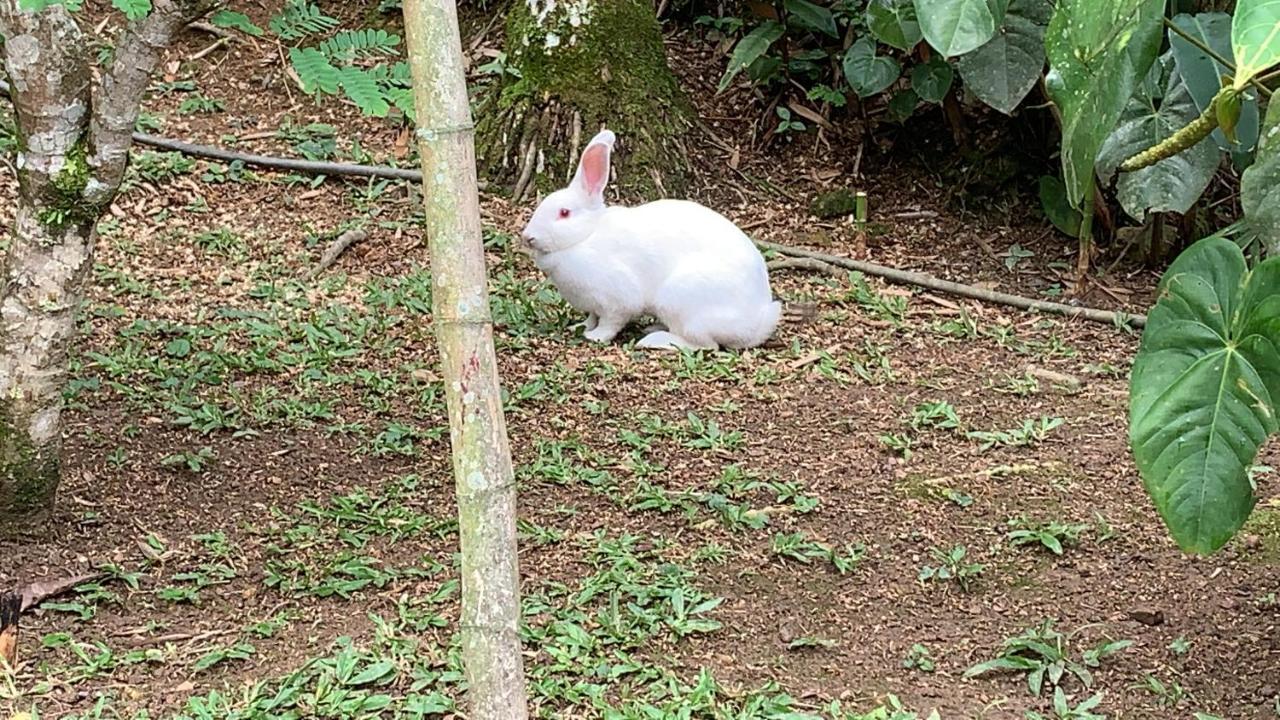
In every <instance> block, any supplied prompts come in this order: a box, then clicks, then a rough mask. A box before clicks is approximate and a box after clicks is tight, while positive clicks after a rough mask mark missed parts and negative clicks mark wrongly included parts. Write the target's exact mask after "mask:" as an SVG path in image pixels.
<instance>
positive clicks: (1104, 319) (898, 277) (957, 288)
mask: <svg viewBox="0 0 1280 720" xmlns="http://www.w3.org/2000/svg"><path fill="white" fill-rule="evenodd" d="M755 243H756V244H757V245H759V246H760V247H762V248H764V249H766V250H772V251H774V252H777V253H782V254H783V255H791V256H793V257H802V258H810V259H813V260H820V261H822V262H824V263H827V264H829V265H835V266H837V267H842V268H845V269H846V270H857V271H858V272H861V273H865V274H867V275H875V276H877V277H882V278H884V279H886V280H889V281H891V282H896V283H904V284H908V285H918V286H920V287H925V288H929V289H930V290H937V291H939V292H945V293H951V294H952V295H960V296H962V297H968V298H973V299H975V300H983V301H985V302H992V303H998V304H1001V305H1009V306H1012V307H1016V308H1021V309H1023V310H1039V311H1041V312H1049V313H1055V314H1058V315H1066V316H1067V317H1072V318H1076V317H1078V318H1084V319H1085V320H1092V321H1094V322H1099V323H1106V324H1108V325H1112V324H1117V323H1120V322H1124V323H1127V324H1129V325H1132V326H1133V327H1139V328H1140V327H1143V326H1145V325H1146V324H1147V316H1146V315H1129V314H1128V313H1118V312H1112V311H1110V310H1097V309H1094V308H1086V307H1076V306H1074V305H1064V304H1063V303H1056V302H1048V301H1045V300H1032V299H1031V298H1025V297H1021V296H1018V295H1010V294H1008V293H1002V292H996V291H994V290H984V289H983V288H979V287H974V286H972V285H963V284H961V283H957V282H951V281H950V280H942V279H939V278H936V277H933V276H932V275H925V274H924V273H918V272H911V271H909V270H898V269H896V268H891V267H885V266H884V265H876V264H875V263H869V262H863V261H861V260H853V259H850V258H844V257H838V256H836V255H828V254H826V253H820V252H815V251H813V250H805V249H802V248H795V247H790V246H788V245H779V244H777V243H771V242H766V241H764V240H756V241H755Z"/></svg>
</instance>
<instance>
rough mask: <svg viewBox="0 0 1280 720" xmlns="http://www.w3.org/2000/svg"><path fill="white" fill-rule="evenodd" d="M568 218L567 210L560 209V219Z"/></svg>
mask: <svg viewBox="0 0 1280 720" xmlns="http://www.w3.org/2000/svg"><path fill="white" fill-rule="evenodd" d="M567 217H569V208H560V219H561V220H563V219H564V218H567Z"/></svg>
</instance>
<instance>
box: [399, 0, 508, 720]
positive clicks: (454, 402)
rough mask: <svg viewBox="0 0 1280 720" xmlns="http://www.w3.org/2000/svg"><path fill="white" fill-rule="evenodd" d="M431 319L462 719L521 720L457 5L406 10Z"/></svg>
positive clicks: (502, 445)
mask: <svg viewBox="0 0 1280 720" xmlns="http://www.w3.org/2000/svg"><path fill="white" fill-rule="evenodd" d="M403 7H404V20H405V40H406V44H407V49H408V55H409V67H410V70H411V71H412V74H413V87H414V108H415V110H416V112H417V123H418V131H417V135H418V149H419V153H420V155H421V161H422V174H423V205H424V213H425V215H426V231H427V237H428V243H429V251H430V253H431V275H432V314H433V317H434V320H435V328H436V337H437V339H438V342H439V346H440V362H441V366H442V375H443V377H444V380H445V395H446V399H447V401H448V408H449V439H450V441H451V443H452V448H453V474H454V480H455V482H456V485H457V499H458V535H459V542H460V544H461V550H462V618H461V631H462V662H463V667H464V670H465V672H466V679H467V705H468V712H467V717H468V718H470V720H523V719H524V718H526V717H528V708H527V700H526V697H525V682H524V669H523V660H522V656H521V644H520V635H519V625H518V623H519V619H520V592H519V589H520V585H519V582H520V574H519V568H518V562H517V557H516V491H515V480H514V474H513V472H512V467H511V450H510V447H509V445H508V441H507V429H506V423H505V421H504V419H503V416H502V399H501V395H500V387H499V382H498V366H497V358H496V357H495V355H494V349H493V320H492V318H491V316H490V311H489V295H488V288H487V275H486V269H485V257H484V246H483V243H482V240H481V237H480V200H479V190H478V187H477V184H476V164H475V146H474V138H473V136H474V131H473V125H472V122H471V110H470V105H469V103H468V98H467V86H466V78H465V75H464V74H463V66H462V58H463V56H462V41H461V39H460V36H459V33H458V11H457V6H456V3H455V0H404V6H403Z"/></svg>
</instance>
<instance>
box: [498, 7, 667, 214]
mask: <svg viewBox="0 0 1280 720" xmlns="http://www.w3.org/2000/svg"><path fill="white" fill-rule="evenodd" d="M506 53H507V60H506V67H507V71H506V72H504V73H503V74H502V76H501V77H500V78H499V79H498V80H496V81H495V82H494V83H493V84H491V85H490V87H489V88H488V89H487V90H486V91H485V94H484V95H482V97H481V100H480V103H479V105H478V108H477V116H478V120H479V123H478V127H477V153H478V155H479V159H480V167H481V169H482V170H483V172H484V173H485V175H486V177H487V179H488V180H489V181H490V182H491V183H492V184H496V185H498V186H500V187H505V188H507V189H510V190H512V191H513V192H514V193H515V194H516V195H524V194H527V191H528V190H529V189H531V188H535V187H536V188H537V189H539V190H542V191H548V190H553V189H556V188H559V187H563V186H564V185H565V184H566V182H567V180H568V179H569V177H570V176H571V175H572V172H573V169H574V167H575V166H576V164H577V158H576V157H575V153H576V152H577V151H578V150H580V149H581V145H582V143H584V142H586V140H587V139H589V138H590V137H591V135H593V134H594V133H595V132H596V131H598V130H599V129H600V128H601V127H608V128H610V129H611V130H613V131H614V132H616V133H617V134H618V138H619V141H618V149H617V153H616V155H615V157H614V166H615V167H616V168H617V174H618V177H617V186H618V187H619V188H620V189H621V190H623V191H624V192H626V193H628V194H638V195H641V196H648V197H652V196H655V195H678V194H680V193H681V192H682V191H683V190H684V188H685V186H686V183H687V172H688V165H687V160H686V158H687V152H686V150H685V148H684V146H683V138H684V136H685V134H686V132H687V131H688V129H689V127H690V125H691V123H690V120H691V118H692V110H691V108H690V106H689V103H688V101H687V100H686V98H685V97H684V94H683V93H682V91H681V89H680V87H679V85H678V84H677V82H676V78H675V76H674V75H673V74H672V72H671V69H670V67H669V66H668V65H667V59H666V53H665V49H664V46H663V41H662V32H661V26H660V25H659V23H658V20H657V18H656V16H655V15H654V11H653V5H652V3H649V2H645V1H643V0H608V1H606V0H513V2H512V5H511V9H510V13H509V16H508V19H507V25H506Z"/></svg>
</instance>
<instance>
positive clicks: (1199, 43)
mask: <svg viewBox="0 0 1280 720" xmlns="http://www.w3.org/2000/svg"><path fill="white" fill-rule="evenodd" d="M1164 26H1165V27H1166V28H1168V29H1169V32H1171V33H1173V34H1174V35H1177V36H1178V37H1180V38H1182V39H1183V40H1186V41H1187V42H1189V43H1191V45H1192V46H1193V47H1194V48H1195V49H1197V50H1199V51H1200V52H1202V53H1204V54H1205V55H1208V56H1209V57H1210V58H1213V61H1214V62H1216V63H1218V64H1220V65H1222V67H1224V68H1226V69H1227V71H1228V72H1230V73H1231V74H1232V75H1234V74H1235V72H1236V66H1235V63H1233V62H1231V61H1230V60H1228V59H1226V58H1224V57H1222V56H1221V55H1219V54H1218V53H1217V51H1215V50H1214V49H1213V48H1211V47H1209V46H1208V45H1206V44H1205V43H1204V41H1203V40H1201V39H1200V38H1198V37H1196V36H1195V35H1192V34H1191V33H1189V32H1187V31H1186V30H1183V29H1182V28H1180V27H1178V26H1177V25H1175V24H1174V23H1173V21H1172V20H1170V19H1169V18H1165V19H1164ZM1249 84H1250V85H1253V86H1254V87H1255V88H1257V90H1258V92H1260V93H1262V94H1263V95H1264V96H1265V97H1267V98H1268V99H1269V98H1270V97H1271V90H1270V89H1269V88H1268V87H1267V86H1266V85H1263V84H1262V82H1261V81H1260V80H1259V79H1258V78H1256V77H1252V78H1249Z"/></svg>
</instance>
